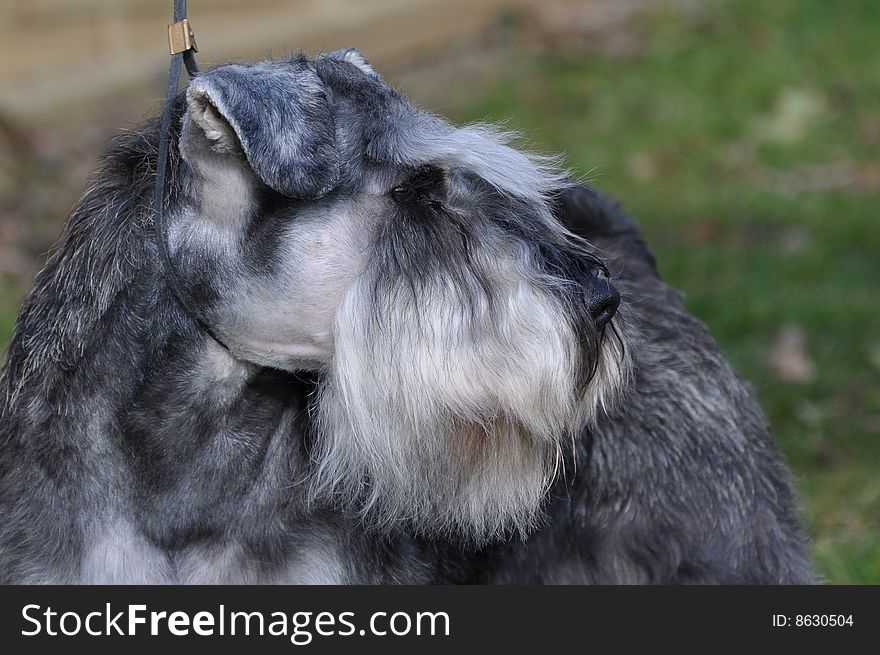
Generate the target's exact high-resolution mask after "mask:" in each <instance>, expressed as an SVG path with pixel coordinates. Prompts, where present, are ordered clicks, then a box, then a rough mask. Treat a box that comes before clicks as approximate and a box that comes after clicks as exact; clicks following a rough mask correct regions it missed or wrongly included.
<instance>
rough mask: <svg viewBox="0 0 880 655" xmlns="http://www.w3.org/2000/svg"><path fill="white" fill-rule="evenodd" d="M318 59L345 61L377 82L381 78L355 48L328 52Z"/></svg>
mask: <svg viewBox="0 0 880 655" xmlns="http://www.w3.org/2000/svg"><path fill="white" fill-rule="evenodd" d="M319 59H338V60H339V61H346V62H348V63H349V64H351V65H352V66H354V67H356V68H359V69H360V70H361V71H362V72H364V73H366V74H367V75H369V76H370V77H373V78H375V79H377V80H381V79H382V76H381V75H379V73H377V72H376V69H375V68H373V65H372V64H371V63H370V62H369V60H368V59H367V58H366V57H364V55H363V54H362V53H361V51H360V50H358V49H357V48H346V49H345V50H335V51H333V52H328V53H326V54H324V55H321V57H320V58H319Z"/></svg>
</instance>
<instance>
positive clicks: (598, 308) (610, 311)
mask: <svg viewBox="0 0 880 655" xmlns="http://www.w3.org/2000/svg"><path fill="white" fill-rule="evenodd" d="M591 282H592V284H591V286H590V301H589V303H590V306H589V311H590V316H592V317H593V320H594V321H595V322H596V327H597V328H598V329H599V330H601V329H602V328H604V327H605V326H606V325H607V324H608V321H610V320H611V319H612V317H613V316H614V314H615V313H616V312H617V307H618V305H620V293H619V292H618V291H617V289H616V288H615V287H614V285H613V284H611V281H610V280H609V279H608V276H607V275H605V273H604V272H603V271H601V270H600V271H596V273H594V274H593V279H592V281H591Z"/></svg>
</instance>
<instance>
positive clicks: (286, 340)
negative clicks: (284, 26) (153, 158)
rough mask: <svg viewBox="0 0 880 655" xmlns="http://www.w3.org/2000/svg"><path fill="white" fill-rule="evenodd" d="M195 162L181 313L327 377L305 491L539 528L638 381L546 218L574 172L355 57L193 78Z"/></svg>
mask: <svg viewBox="0 0 880 655" xmlns="http://www.w3.org/2000/svg"><path fill="white" fill-rule="evenodd" d="M180 152H181V155H182V159H183V161H184V162H185V166H187V167H188V170H189V171H190V173H191V179H192V180H193V186H192V193H191V194H190V196H191V200H190V201H189V202H187V203H184V205H183V206H182V207H181V208H180V209H179V210H178V211H176V212H174V213H173V215H172V216H171V217H170V230H169V235H168V238H169V243H170V247H171V251H172V253H173V257H174V260H175V266H176V268H177V270H178V271H179V273H180V275H181V278H182V281H183V288H184V290H185V293H186V294H187V295H188V296H189V298H188V300H189V301H190V302H191V304H192V306H194V307H195V308H196V310H197V311H198V312H199V313H200V315H201V318H202V319H203V320H204V321H205V322H206V323H208V324H209V325H210V326H211V327H212V328H213V329H214V330H215V331H216V333H217V334H218V335H220V336H221V338H222V339H223V340H224V341H225V342H226V343H227V344H228V345H229V346H230V348H231V350H232V351H233V353H234V355H235V356H236V357H239V358H241V359H245V360H248V361H251V362H254V363H257V364H261V365H266V366H271V367H276V368H280V369H286V370H291V371H295V370H303V369H311V370H315V371H318V372H319V377H320V379H321V383H320V387H319V393H318V395H317V398H316V404H315V417H316V428H317V430H316V435H317V436H316V440H315V449H316V450H315V453H314V458H315V471H314V479H313V486H312V490H313V493H315V494H316V495H317V496H319V497H321V498H325V499H326V498H331V499H334V500H336V501H339V502H341V503H345V504H348V505H354V506H357V507H358V508H359V509H360V510H362V511H363V512H364V515H365V516H367V517H369V518H370V519H371V520H372V521H373V522H374V523H375V524H378V525H386V524H394V523H397V522H403V523H404V524H405V525H408V526H410V527H412V528H415V529H417V530H421V531H424V532H431V533H437V532H446V533H450V534H455V535H456V536H458V537H461V536H466V537H469V538H471V539H474V540H477V541H479V540H482V539H485V538H489V537H491V536H494V535H497V534H499V533H501V532H503V531H504V530H505V529H507V528H510V527H515V528H521V529H522V528H526V527H527V526H529V525H530V524H531V523H532V522H533V521H534V519H535V518H536V516H537V515H538V511H539V507H540V504H541V501H542V499H543V497H544V494H545V492H546V489H547V487H548V484H549V482H550V481H551V480H552V477H553V475H554V471H555V470H556V467H557V465H558V464H559V462H560V458H561V455H560V449H561V448H563V447H565V445H566V443H569V442H570V440H571V439H572V438H574V435H575V433H576V432H577V431H578V430H580V429H581V428H582V426H583V425H584V424H585V423H586V422H587V421H589V420H590V418H591V417H592V416H593V415H594V414H595V412H596V410H597V407H599V406H601V405H602V404H603V403H607V402H609V401H610V399H611V398H612V397H613V394H614V393H615V391H616V390H617V388H618V387H619V386H620V384H621V382H622V380H623V378H624V377H625V375H626V365H625V361H624V360H625V354H624V349H623V347H622V342H621V340H620V339H619V338H610V337H609V336H608V335H609V334H610V333H611V332H612V331H614V330H615V326H616V325H617V323H618V322H619V320H620V319H619V317H615V311H616V309H617V304H618V295H617V292H616V290H615V289H614V286H613V284H612V282H611V281H610V280H609V278H608V275H607V271H606V269H605V267H604V265H603V264H602V262H601V261H600V259H599V258H598V257H597V255H596V253H595V252H594V251H593V250H592V249H591V248H590V247H589V246H588V245H587V244H586V243H585V242H583V241H582V240H580V239H578V238H577V237H575V236H573V235H572V234H571V233H569V232H568V231H566V230H565V229H564V228H563V227H562V226H561V224H560V223H559V222H558V221H557V220H556V219H555V218H554V216H553V213H552V205H553V197H554V194H556V193H558V192H559V190H560V189H561V188H563V187H564V186H565V185H566V184H567V182H566V180H565V178H564V176H562V175H560V174H559V173H557V172H556V171H555V169H554V168H553V167H552V166H551V165H550V163H549V162H548V161H546V160H544V159H541V158H538V157H535V156H530V155H527V154H524V153H523V152H520V151H518V150H516V149H514V148H512V147H510V146H509V145H507V144H506V143H505V139H504V138H503V136H502V135H500V134H499V133H498V132H496V131H493V130H491V129H489V128H487V127H484V126H467V127H454V126H452V125H450V124H449V123H447V122H446V121H444V120H442V119H440V118H438V117H436V116H433V115H430V114H428V113H426V112H423V111H420V110H418V109H416V108H415V107H413V106H412V105H411V104H410V103H409V102H407V101H406V99H404V98H403V97H402V96H401V95H400V94H399V93H397V92H396V91H394V90H393V89H392V88H390V87H389V86H388V85H387V84H385V83H384V82H383V80H382V79H381V78H380V77H379V76H378V75H377V74H376V73H375V71H374V70H373V69H372V68H371V67H370V65H369V64H368V63H367V62H366V61H365V60H364V58H363V57H362V56H361V55H360V54H359V53H358V52H356V51H353V50H349V51H344V52H338V53H333V54H330V55H325V56H322V57H319V58H318V59H317V60H314V61H310V60H306V59H305V58H303V57H296V58H293V59H290V60H286V61H277V62H263V63H258V64H249V65H230V66H223V67H220V68H217V69H214V70H211V71H208V72H205V73H203V74H201V75H200V76H199V77H197V78H196V79H195V80H194V81H193V82H191V83H190V85H189V88H188V90H187V110H186V114H185V117H184V122H183V127H182V133H181V141H180Z"/></svg>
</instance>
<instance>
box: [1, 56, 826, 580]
mask: <svg viewBox="0 0 880 655" xmlns="http://www.w3.org/2000/svg"><path fill="white" fill-rule="evenodd" d="M175 117H176V120H175V123H174V125H175V126H174V128H173V135H172V138H173V144H174V147H172V149H171V150H172V152H171V159H170V162H169V164H170V166H169V183H168V188H167V190H166V198H165V201H166V215H167V220H168V233H167V234H166V235H156V234H155V233H154V229H153V227H154V226H153V222H152V216H151V215H150V198H151V192H152V186H153V184H154V174H155V167H156V152H157V143H158V133H157V124H156V123H155V122H151V123H148V124H146V125H145V126H144V127H143V129H141V130H139V131H137V132H134V133H131V134H127V135H124V136H122V137H120V138H118V139H117V140H116V142H115V143H114V145H113V146H112V148H111V150H110V152H109V153H108V155H107V157H106V159H105V162H104V164H103V166H102V168H101V169H100V170H99V171H98V172H97V174H96V176H95V178H94V182H93V185H92V186H91V187H90V188H89V190H87V192H86V194H85V195H84V196H83V199H82V200H81V201H80V203H79V205H78V206H77V208H76V209H75V210H74V212H73V214H72V215H71V217H70V218H69V219H68V221H67V224H66V225H65V230H64V234H63V236H62V239H61V241H60V243H59V245H58V247H57V248H56V250H55V252H54V253H53V254H52V256H51V257H50V259H49V261H48V262H47V264H46V267H45V268H44V269H43V271H41V273H40V274H39V275H38V277H37V280H36V282H35V284H34V288H33V290H32V291H31V293H30V294H29V295H28V297H27V299H26V300H25V302H24V305H23V306H22V310H21V314H20V316H19V320H18V323H17V325H16V329H15V333H14V336H13V339H12V342H11V344H10V347H9V351H8V355H7V361H6V365H5V367H4V370H3V373H2V378H0V450H2V452H0V579H2V581H4V582H19V583H53V582H54V583H74V582H111V583H119V582H131V583H168V582H182V583H198V582H211V583H213V582H231V583H270V582H275V583H290V582H301V583H345V582H348V583H383V582H384V583H401V582H408V583H423V582H482V583H491V582H501V583H517V582H530V583H532V582H538V583H540V582H546V583H590V582H722V583H723V582H775V583H781V582H808V581H811V580H812V579H813V575H812V573H811V567H810V562H809V558H808V556H807V553H806V548H805V544H804V540H803V537H802V532H801V529H800V526H799V521H798V517H797V512H796V508H795V502H794V499H793V497H792V494H791V491H790V487H789V483H788V479H787V473H786V471H785V467H784V465H783V464H782V463H781V461H780V458H779V456H778V454H777V452H776V450H775V449H774V447H773V445H772V442H771V440H770V438H769V436H768V433H767V428H766V425H765V421H764V419H763V417H762V415H761V413H760V410H759V409H758V408H757V405H756V404H755V402H754V400H753V399H752V398H751V396H750V394H749V392H748V390H747V389H746V388H745V386H744V385H743V384H742V383H741V382H740V381H739V380H738V378H737V377H736V376H735V375H734V373H733V372H732V371H731V370H730V367H729V366H728V365H727V364H726V363H725V361H724V360H723V358H722V357H721V355H720V354H719V352H718V349H717V347H716V345H715V344H714V342H713V341H712V339H711V337H709V335H708V333H707V332H706V330H705V328H704V327H703V326H702V325H701V324H700V323H699V322H698V321H696V320H695V319H693V318H692V317H690V316H689V315H687V314H686V313H685V312H684V310H683V309H682V306H681V302H680V299H679V297H678V295H677V294H676V293H675V292H674V291H672V290H671V289H670V288H669V287H667V286H666V285H665V284H663V282H662V281H661V280H660V278H659V276H658V275H657V273H656V270H655V268H654V265H653V258H652V257H651V255H650V253H649V252H648V251H647V249H646V248H645V247H644V244H643V243H642V241H641V238H640V237H639V234H638V231H637V229H636V227H635V225H634V224H633V223H632V222H631V221H630V220H629V219H628V218H627V217H625V216H624V215H623V214H621V213H620V212H619V210H618V209H617V208H616V207H614V206H612V205H610V204H609V203H608V202H607V201H605V200H603V199H602V198H600V197H599V196H597V195H596V194H595V193H594V192H593V191H591V190H589V189H587V188H585V187H583V186H580V185H577V184H574V183H572V182H571V181H570V180H569V179H568V178H567V177H566V176H565V175H563V174H561V173H560V172H559V171H558V168H557V166H556V162H554V160H552V159H548V158H544V157H538V156H534V155H529V154H526V153H523V152H521V151H520V150H517V149H516V148H514V147H512V146H511V145H510V141H509V137H508V136H506V135H504V134H503V133H501V132H498V131H497V130H494V129H493V128H490V127H488V126H479V125H476V126H465V127H455V126H453V125H450V124H449V123H448V122H446V121H445V120H443V119H441V118H439V117H437V116H434V115H431V114H428V113H426V112H423V111H421V110H419V109H417V108H415V107H413V106H412V105H411V104H410V103H409V102H408V101H407V100H406V99H405V98H404V97H403V96H401V95H400V94H399V93H398V92H397V91H395V90H394V89H392V88H391V87H389V86H388V85H387V84H385V82H384V81H383V80H382V78H381V77H380V76H379V75H378V74H377V73H376V72H375V71H374V69H373V68H372V67H371V66H370V64H369V63H368V62H367V61H366V59H365V58H364V57H363V56H362V55H361V54H360V53H358V52H357V51H354V50H348V51H341V52H337V53H331V54H329V55H323V56H321V57H319V58H317V59H315V60H308V59H306V58H305V57H302V56H297V57H293V58H291V59H287V60H281V61H272V62H260V63H256V64H234V65H228V66H221V67H219V68H216V69H214V70H211V71H207V72H204V73H202V74H200V75H199V76H198V77H197V78H196V79H195V80H193V81H192V82H191V83H190V85H189V87H188V89H187V90H186V92H185V93H184V94H182V96H181V97H180V98H179V99H178V102H177V104H176V106H175ZM157 238H166V239H167V240H168V245H169V250H170V252H171V258H172V267H173V272H172V271H169V270H168V269H167V268H166V267H165V266H164V265H163V262H162V261H161V260H160V258H159V251H158V248H157V245H156V244H157ZM609 273H610V281H609ZM171 274H174V275H176V276H178V282H179V287H180V289H181V290H182V292H183V296H184V301H185V304H186V306H185V307H183V306H181V304H180V303H179V302H178V300H177V299H176V297H175V294H174V292H173V291H172V286H171V285H170V283H169V277H168V276H169V275H171ZM615 288H616V290H615ZM617 291H619V293H620V307H619V310H618V311H617V312H616V314H615V313H614V309H615V307H616V298H617V295H616V294H617ZM603 314H604V316H603ZM612 315H613V318H610V321H609V317H611V316H612ZM200 321H201V322H202V323H203V324H207V325H210V326H211V329H212V331H213V332H214V333H215V334H216V335H217V336H218V337H219V338H220V340H221V341H222V342H223V344H224V345H220V344H218V343H217V342H216V341H215V340H214V339H213V338H212V337H211V336H209V335H208V334H207V333H206V332H205V331H204V329H203V328H202V327H201V326H200V323H199V322H200ZM227 347H228V350H227Z"/></svg>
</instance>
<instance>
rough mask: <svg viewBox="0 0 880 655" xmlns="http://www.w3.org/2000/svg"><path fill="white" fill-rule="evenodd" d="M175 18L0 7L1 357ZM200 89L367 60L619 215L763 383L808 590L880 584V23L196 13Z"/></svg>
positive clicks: (140, 105)
mask: <svg viewBox="0 0 880 655" xmlns="http://www.w3.org/2000/svg"><path fill="white" fill-rule="evenodd" d="M170 7H171V2H170V0H167V1H165V0H0V352H2V351H3V350H4V348H5V344H6V343H7V342H8V339H9V337H10V335H11V331H12V327H13V323H14V320H15V316H16V313H17V310H18V305H19V303H20V301H21V298H22V296H23V294H24V293H25V292H26V291H27V289H28V287H29V286H30V283H31V281H32V279H33V276H34V274H35V272H36V271H37V270H38V269H39V267H40V266H41V265H42V263H43V262H44V261H45V255H46V252H47V250H48V249H49V248H50V247H51V244H52V243H53V242H54V240H55V238H56V237H57V235H58V232H59V229H60V226H61V223H62V222H63V220H64V219H65V218H66V216H67V215H68V213H69V211H70V209H71V207H72V205H73V204H74V203H75V202H76V200H77V198H78V197H79V195H80V194H81V193H82V192H83V190H84V188H85V186H86V183H87V176H88V174H89V172H90V171H91V169H92V168H93V167H94V166H95V164H96V161H97V158H98V157H99V156H100V154H101V152H102V150H103V149H104V148H105V147H106V144H107V141H108V140H109V139H110V138H111V137H112V136H113V135H115V134H119V133H120V132H121V131H123V130H130V129H133V128H134V127H135V126H136V124H137V123H139V122H140V121H141V120H142V119H143V118H145V117H147V116H149V115H152V114H155V113H158V112H159V111H160V108H161V102H162V95H163V93H164V84H165V75H166V71H167V65H168V56H167V54H166V51H165V48H166V41H165V39H166V37H165V28H166V24H167V23H168V22H169V20H168V16H169V14H170V11H171V10H170ZM189 12H190V17H191V19H192V23H193V26H194V28H195V31H196V36H197V41H198V44H199V47H200V52H199V55H198V59H199V62H200V65H201V66H203V67H205V66H209V65H211V64H212V63H222V62H224V61H227V60H229V59H252V58H264V57H266V56H270V55H275V56H280V55H283V54H287V53H290V52H293V51H296V50H300V49H302V50H305V51H306V52H308V53H311V54H315V53H317V52H320V51H326V50H332V49H337V48H341V47H349V46H356V47H358V48H360V49H361V50H362V51H363V52H364V53H365V54H366V55H367V56H368V57H369V58H371V59H372V61H373V63H374V64H375V65H376V66H377V68H378V69H379V70H380V71H381V72H382V73H383V74H384V75H385V76H386V78H387V79H389V80H390V81H392V82H393V83H395V84H396V85H398V86H399V87H401V88H402V89H403V90H404V91H405V92H406V93H407V94H408V95H409V96H410V98H412V99H414V100H415V101H417V102H418V103H419V104H421V105H423V106H426V107H429V108H431V109H433V110H435V111H437V112H440V113H442V114H445V115H447V116H449V117H450V118H452V119H453V120H456V121H471V120H483V119H489V120H505V121H507V124H508V126H509V127H510V128H513V129H516V130H518V131H520V132H522V133H523V134H524V135H525V137H526V138H527V141H528V143H529V144H531V145H532V146H533V147H535V148H537V149H539V150H542V151H549V152H563V153H565V156H566V159H567V164H568V166H569V167H570V168H571V169H572V170H573V171H574V172H576V173H577V174H579V175H581V176H583V177H584V179H588V180H590V181H591V182H592V184H593V185H594V186H595V187H597V188H598V189H599V190H601V191H603V192H605V193H608V194H611V195H613V196H615V197H616V198H617V199H619V200H620V201H621V202H622V203H623V205H624V208H625V209H626V210H627V211H628V212H629V213H631V214H632V215H634V216H635V217H636V218H637V219H638V220H639V222H640V223H641V225H642V227H643V229H644V232H645V234H646V236H647V239H648V243H649V244H650V245H651V247H652V248H653V249H654V251H655V252H656V254H657V256H658V259H659V263H660V269H661V271H662V273H663V275H664V276H665V277H666V279H667V280H668V281H669V282H670V283H672V284H673V285H675V286H676V287H678V288H680V289H682V290H683V291H684V293H685V295H686V302H687V306H688V308H689V309H690V310H691V311H692V312H693V313H694V314H696V315H697V316H699V317H700V318H701V319H702V320H703V321H705V322H706V323H707V324H708V325H709V327H710V329H711V330H712V333H713V334H714V335H715V337H716V338H717V340H718V341H719V343H720V345H721V348H722V350H723V351H724V352H725V354H726V355H727V356H728V357H729V358H730V359H731V361H732V362H733V364H734V366H735V368H736V369H737V370H738V371H739V373H740V374H741V375H742V376H743V377H745V378H747V379H748V380H750V381H751V382H752V383H753V385H754V388H755V391H756V393H757V395H758V397H759V399H760V401H761V403H762V405H763V407H764V409H765V411H766V412H767V415H768V417H769V419H770V422H771V423H772V425H773V429H774V433H775V436H776V440H777V442H778V443H779V445H780V447H781V449H782V450H783V452H784V453H785V455H786V457H787V458H788V461H789V463H790V464H791V467H792V469H793V472H794V476H795V482H796V484H797V487H798V489H799V491H800V494H801V500H802V506H803V511H804V516H805V518H806V522H807V525H808V529H809V532H810V535H811V538H812V540H813V549H814V555H815V560H816V564H817V567H818V569H819V570H820V572H821V573H822V574H823V575H824V576H826V578H827V579H828V580H829V581H830V582H834V583H868V582H871V583H875V584H876V583H880V310H878V302H880V216H878V213H880V211H878V210H880V204H878V200H880V45H878V44H880V2H877V0H841V1H839V2H828V1H827V0H773V1H772V2H770V1H767V0H728V1H722V0H706V1H704V2H698V1H696V0H668V1H666V0H663V1H661V0H654V1H652V0H581V1H580V2H574V1H571V0H544V1H541V2H538V1H535V2H526V1H524V0H449V1H447V2H440V1H437V0H370V1H369V2H366V1H363V0H298V1H296V0H291V1H286V2H282V1H279V0H247V1H246V2H245V1H244V0H241V1H236V0H210V2H209V1H208V0H190V2H189Z"/></svg>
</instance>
